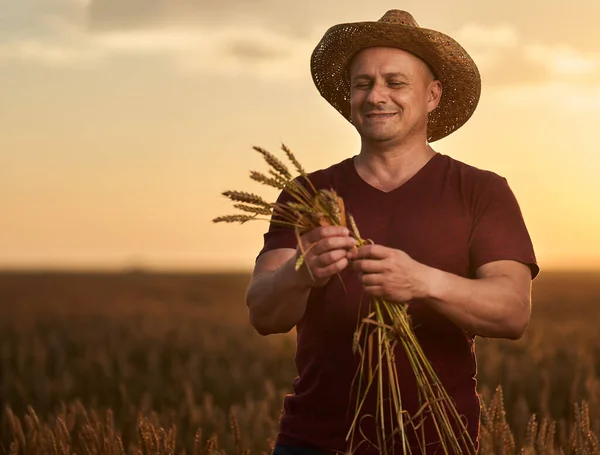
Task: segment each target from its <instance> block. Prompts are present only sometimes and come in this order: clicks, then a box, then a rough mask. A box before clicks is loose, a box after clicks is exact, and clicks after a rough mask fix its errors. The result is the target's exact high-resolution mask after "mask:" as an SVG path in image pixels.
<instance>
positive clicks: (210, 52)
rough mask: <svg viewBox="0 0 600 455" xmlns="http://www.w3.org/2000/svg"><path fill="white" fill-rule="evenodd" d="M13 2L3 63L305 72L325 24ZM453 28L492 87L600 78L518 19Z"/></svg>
mask: <svg viewBox="0 0 600 455" xmlns="http://www.w3.org/2000/svg"><path fill="white" fill-rule="evenodd" d="M311 1H312V0H311ZM310 4H311V5H313V3H310ZM10 5H12V6H10V8H8V9H7V10H6V11H5V14H6V15H7V16H5V17H4V19H3V22H2V23H0V26H2V27H0V30H2V32H1V33H2V34H3V36H4V37H5V39H3V40H2V41H1V42H0V63H1V62H2V61H23V62H27V63H29V64H39V65H46V66H66V67H81V68H89V67H93V66H94V65H97V64H101V63H103V62H106V61H109V60H110V59H111V58H112V57H114V56H120V55H127V56H128V57H131V58H136V57H137V56H144V57H147V56H151V57H155V58H157V59H164V60H166V61H168V62H171V64H172V65H173V68H174V69H175V70H176V71H179V72H180V73H182V74H184V75H189V74H193V75H197V74H202V73H212V74H215V73H217V74H230V73H234V74H248V75H251V76H255V77H260V78H284V79H298V78H305V79H306V78H309V77H310V74H309V59H310V54H311V52H312V49H313V48H314V46H315V45H316V43H317V42H318V40H319V39H320V38H321V35H322V33H323V31H324V29H325V27H324V26H322V25H319V24H318V23H317V22H316V21H314V20H312V21H309V20H308V19H302V17H303V16H301V15H296V14H295V12H296V11H295V10H294V11H287V12H284V11H283V6H281V5H280V4H279V3H278V2H275V0H248V1H246V2H242V3H239V2H237V1H236V0H202V1H198V0H24V1H23V2H15V3H12V2H11V3H10ZM259 12H261V14H259ZM284 13H285V15H284ZM292 13H294V14H292ZM215 17H219V18H220V19H219V20H213V19H214V18H215ZM281 17H287V19H286V21H281V20H280V18H281ZM277 18H279V19H277ZM0 20H2V18H0ZM265 24H270V25H269V26H267V25H265ZM300 30H302V32H300ZM450 34H451V35H452V36H454V37H455V38H456V39H457V40H458V41H459V42H460V43H461V44H462V45H463V46H464V47H465V48H466V49H467V50H468V51H469V53H471V55H472V56H473V57H474V59H475V61H476V63H477V65H478V66H479V68H480V70H481V73H482V78H483V82H484V84H485V86H487V87H514V86H528V87H532V86H538V85H547V84H553V83H572V84H585V85H600V54H598V53H593V52H584V51H582V50H577V49H575V48H573V47H570V46H567V45H565V44H563V45H549V44H543V43H535V42H531V41H528V40H526V39H524V37H523V36H522V34H521V33H520V32H519V30H518V29H517V28H516V26H515V25H513V24H512V23H497V24H496V25H493V26H489V25H488V26H483V25H481V24H477V23H470V24H466V25H464V26H462V27H461V28H459V29H457V30H455V32H453V33H450Z"/></svg>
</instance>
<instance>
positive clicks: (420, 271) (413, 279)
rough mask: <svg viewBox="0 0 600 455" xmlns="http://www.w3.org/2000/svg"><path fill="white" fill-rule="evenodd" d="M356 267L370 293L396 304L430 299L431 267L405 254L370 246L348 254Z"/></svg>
mask: <svg viewBox="0 0 600 455" xmlns="http://www.w3.org/2000/svg"><path fill="white" fill-rule="evenodd" d="M348 260H349V261H350V262H351V264H352V268H353V269H354V270H356V271H358V272H359V279H360V281H361V282H362V285H363V287H364V289H365V291H366V292H368V293H369V294H371V295H373V296H376V297H380V298H382V299H384V300H387V301H392V302H399V303H400V302H408V301H410V300H413V299H415V298H424V297H426V296H427V279H426V274H427V269H428V267H427V266H425V265H423V264H421V263H419V262H417V261H415V260H414V259H412V258H411V257H410V256H409V255H408V254H406V253H405V252H404V251H401V250H397V249H394V248H388V247H384V246H382V245H367V246H363V247H360V248H358V249H353V250H351V251H350V252H349V253H348Z"/></svg>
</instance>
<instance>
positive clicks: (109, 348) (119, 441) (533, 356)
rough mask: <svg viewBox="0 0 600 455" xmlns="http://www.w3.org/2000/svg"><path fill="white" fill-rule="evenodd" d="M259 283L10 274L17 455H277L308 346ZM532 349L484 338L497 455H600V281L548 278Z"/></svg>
mask: <svg viewBox="0 0 600 455" xmlns="http://www.w3.org/2000/svg"><path fill="white" fill-rule="evenodd" d="M248 280H249V275H247V274H229V275H227V274H214V275H211V274H181V273H179V274H175V273H173V274H166V273H144V272H141V271H132V272H130V273H118V274H116V273H115V274H108V273H106V274H101V273H98V274H92V273H79V274H78V273H10V272H4V273H2V274H0V362H1V364H0V400H1V401H2V404H3V409H2V421H1V430H0V434H1V438H0V451H1V453H7V454H8V453H10V454H18V453H22V454H37V453H43V454H46V453H50V454H75V453H77V454H130V453H131V454H142V453H143V454H178V455H179V454H184V453H185V454H204V453H206V454H213V453H215V452H216V453H225V454H228V455H231V454H263V453H264V454H268V453H269V451H270V450H271V447H272V444H273V439H274V438H275V435H276V433H277V421H278V417H279V415H280V412H281V405H282V399H283V395H284V394H285V393H289V392H290V383H291V380H292V379H293V377H294V375H295V370H294V364H293V355H294V343H295V338H294V334H293V333H290V334H285V335H275V336H273V335H272V336H269V337H262V336H260V335H258V334H257V333H255V332H254V331H253V330H252V328H251V327H250V326H249V323H248V315H247V311H246V307H245V303H244V291H245V287H246V285H247V283H248ZM533 296H534V310H533V318H532V322H531V324H530V326H529V328H528V330H527V333H526V335H525V336H524V337H523V338H522V339H521V340H519V341H516V342H514V341H503V340H486V339H478V340H477V358H478V369H479V370H478V375H479V376H478V377H479V390H480V393H481V395H482V402H483V413H482V422H481V425H482V431H481V447H480V453H482V454H501V455H512V454H521V453H522V454H544V455H546V454H548V455H550V454H561V453H562V454H565V455H567V454H578V455H579V454H582V455H583V454H600V445H599V438H600V330H599V329H598V322H597V321H598V308H599V305H600V273H592V272H590V273H583V272H578V273H575V272H571V273H568V272H545V273H543V274H542V275H541V276H540V277H539V278H538V279H537V280H536V282H535V284H534V292H533Z"/></svg>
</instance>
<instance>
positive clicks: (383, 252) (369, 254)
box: [350, 245, 391, 260]
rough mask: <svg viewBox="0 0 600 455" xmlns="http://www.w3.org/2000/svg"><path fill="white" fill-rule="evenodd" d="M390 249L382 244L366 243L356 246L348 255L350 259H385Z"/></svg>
mask: <svg viewBox="0 0 600 455" xmlns="http://www.w3.org/2000/svg"><path fill="white" fill-rule="evenodd" d="M390 252H391V249H390V248H387V247H385V246H382V245H366V246H361V247H360V248H357V250H356V251H355V252H353V254H352V255H351V256H350V258H351V260H356V259H385V258H387V257H388V256H389V255H390Z"/></svg>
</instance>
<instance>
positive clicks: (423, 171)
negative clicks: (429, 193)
mask: <svg viewBox="0 0 600 455" xmlns="http://www.w3.org/2000/svg"><path fill="white" fill-rule="evenodd" d="M356 156H357V155H354V156H353V157H351V158H349V159H348V165H349V166H350V168H351V172H350V175H351V176H352V179H353V180H354V181H355V182H353V184H356V185H358V187H359V188H361V189H364V191H369V192H371V193H374V194H378V195H381V196H382V197H392V196H394V195H396V194H398V193H402V192H404V191H405V190H406V189H408V188H410V187H411V186H413V185H415V184H416V183H418V182H419V181H420V180H422V179H423V178H426V176H427V174H428V173H429V170H430V168H432V167H434V165H435V163H436V162H437V161H439V160H440V159H441V157H442V154H441V153H439V152H436V153H435V155H433V156H432V157H431V158H430V159H429V161H427V162H426V163H425V164H424V165H423V166H422V167H421V168H420V169H419V170H418V171H417V172H416V173H415V174H414V175H413V176H412V177H410V178H409V179H408V180H407V181H406V182H404V183H402V184H401V185H400V186H397V187H396V188H394V189H392V190H390V191H383V190H380V189H379V188H376V187H374V186H373V185H371V184H370V183H368V182H367V181H366V180H364V179H363V178H362V177H361V176H360V174H359V173H358V171H357V169H356V165H355V163H354V160H355V158H356Z"/></svg>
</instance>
